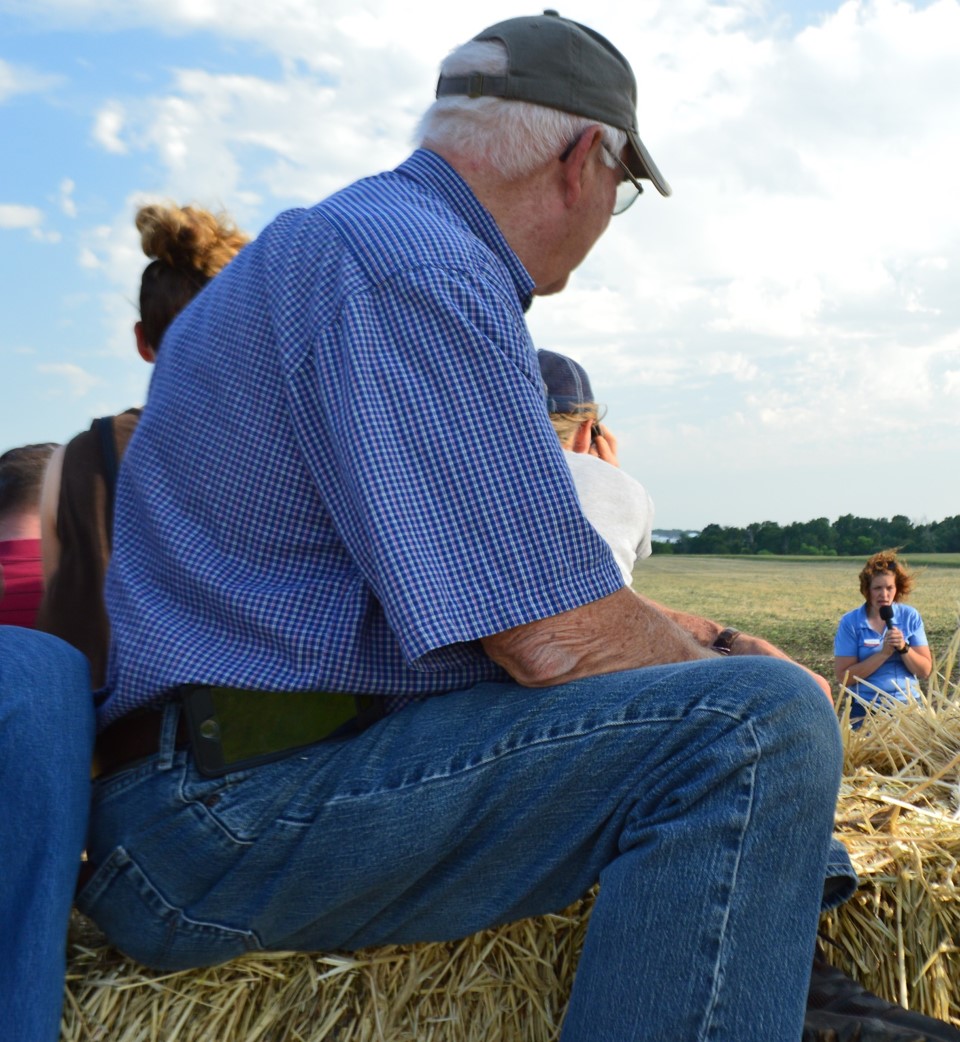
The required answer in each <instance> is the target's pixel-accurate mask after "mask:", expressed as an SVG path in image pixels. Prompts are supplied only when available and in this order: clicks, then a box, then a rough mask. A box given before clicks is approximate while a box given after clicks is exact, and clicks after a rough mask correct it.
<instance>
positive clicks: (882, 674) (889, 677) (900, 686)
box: [833, 601, 928, 702]
mask: <svg viewBox="0 0 960 1042" xmlns="http://www.w3.org/2000/svg"><path fill="white" fill-rule="evenodd" d="M893 611H894V616H893V620H892V623H891V625H894V626H896V627H897V629H899V630H900V631H901V632H902V633H903V635H904V638H905V639H906V641H907V643H908V644H911V645H918V646H921V647H926V645H927V643H928V641H927V634H926V631H925V630H924V628H923V619H921V618H920V613H919V612H918V611H917V610H916V608H913V607H911V606H910V605H909V604H904V603H902V602H900V601H898V602H897V603H896V604H894V606H893ZM882 644H883V633H877V632H876V630H874V629H873V628H872V627H871V625H870V623H869V622H868V621H867V606H866V605H865V604H861V605H860V607H859V608H855V609H854V610H853V611H849V612H847V614H846V615H844V616H843V617H842V618H841V619H840V624H839V626H838V627H837V635H836V638H835V639H834V642H833V653H834V655H840V656H844V657H846V656H849V655H853V656H855V657H856V659H857V661H858V662H862V661H863V660H864V659H866V658H869V657H870V656H871V655H873V654H874V653H875V652H876V651H878V650H879V648H880V646H881V645H882ZM874 688H879V689H880V691H881V692H883V693H885V694H887V695H889V696H891V697H892V698H896V699H897V700H898V701H900V702H906V701H907V695H906V694H905V693H909V692H912V693H916V694H919V693H920V685H919V681H918V680H917V678H916V676H915V675H914V674H913V673H911V672H910V671H909V670H908V669H906V668H905V667H904V665H903V659H902V658H901V656H900V655H891V656H890V658H888V659H887V661H886V662H885V663H884V664H883V665H882V666H880V668H879V669H877V670H876V671H875V672H873V673H871V674H870V676H869V677H867V679H866V680H865V681H863V682H862V683H855V684H852V685H851V687H850V690H851V691H853V692H854V694H856V695H858V696H859V697H860V698H861V699H863V700H864V701H868V702H870V701H874V700H876V699H877V698H878V697H879V695H878V693H877V691H875V690H874Z"/></svg>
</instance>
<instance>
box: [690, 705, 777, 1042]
mask: <svg viewBox="0 0 960 1042" xmlns="http://www.w3.org/2000/svg"><path fill="white" fill-rule="evenodd" d="M745 726H746V728H747V732H748V733H749V735H750V737H751V739H752V740H753V746H754V749H755V750H756V757H755V758H754V759H753V760H752V761H751V762H750V764H749V772H750V773H749V778H750V782H749V785H748V790H749V803H748V806H747V812H746V814H745V815H744V818H743V825H742V827H741V829H740V836H739V840H738V842H737V853H736V858H735V861H734V866H733V872H732V873H731V875H730V890H729V893H728V895H727V902H726V908H725V910H724V915H723V924H722V926H721V929H720V936H719V942H718V944H717V961H716V963H715V964H714V970H713V991H712V993H711V995H710V999H709V1001H708V1003H707V1008H706V1010H705V1011H704V1019H703V1031H702V1033H701V1038H702V1039H703V1042H709V1039H710V1038H711V1037H712V1036H713V1035H714V1030H713V1029H714V1014H715V1011H716V1008H717V1003H718V1001H719V999H720V988H721V985H722V983H723V974H722V972H721V969H720V967H721V964H722V963H723V951H724V946H725V944H726V935H727V927H728V925H729V923H730V905H731V903H732V901H733V895H734V892H735V890H736V886H737V880H738V878H739V876H740V861H741V858H742V857H743V844H744V842H745V840H746V836H747V832H748V831H749V829H750V824H751V822H752V821H753V806H754V800H755V798H756V787H757V769H758V768H759V766H760V762H761V760H762V759H763V747H762V745H761V743H760V740H759V739H758V738H757V733H756V730H755V729H754V725H753V721H749V720H748V721H747V722H746V725H745ZM745 766H746V765H745Z"/></svg>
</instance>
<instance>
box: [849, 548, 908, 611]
mask: <svg viewBox="0 0 960 1042" xmlns="http://www.w3.org/2000/svg"><path fill="white" fill-rule="evenodd" d="M887 573H890V574H892V575H893V580H894V582H895V583H896V584H897V593H896V596H895V597H894V600H895V601H901V600H904V599H905V598H907V597H908V596H909V595H910V591H911V590H912V589H913V584H914V577H913V575H912V573H911V572H909V571H908V570H907V567H906V562H903V561H899V560H897V551H896V550H881V551H880V553H878V554H874V555H873V557H871V558H869V559H868V560H867V563H866V564H865V565H864V566H863V570H862V571H861V572H860V592H861V593H862V594H863V599H864V600H865V601H869V600H870V583H871V582H873V580H874V578H875V577H876V576H878V575H885V574H887Z"/></svg>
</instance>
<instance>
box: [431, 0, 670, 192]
mask: <svg viewBox="0 0 960 1042" xmlns="http://www.w3.org/2000/svg"><path fill="white" fill-rule="evenodd" d="M474 40H482V41H486V40H499V41H500V42H501V43H502V44H503V45H504V46H505V47H506V49H507V55H508V68H507V73H506V75H505V76H491V75H488V74H486V73H482V72H472V73H468V74H467V75H464V76H441V77H440V81H439V82H438V83H437V97H438V98H443V97H449V96H451V95H466V96H468V97H472V98H476V97H481V96H482V97H492V98H507V99H510V100H512V101H529V102H531V103H533V104H534V105H544V106H546V107H547V108H551V109H559V110H560V111H562V112H568V113H570V114H571V115H574V116H584V117H586V118H587V119H595V120H596V121H597V122H598V123H606V124H607V125H609V126H611V127H616V128H618V129H619V130H623V131H625V132H626V135H627V141H628V143H629V152H630V154H629V155H628V157H627V165H628V166H629V167H630V170H631V171H632V173H633V174H634V175H635V176H636V177H641V178H647V179H648V180H649V181H652V182H653V183H654V185H655V186H656V188H657V191H658V192H659V193H660V194H661V195H669V194H670V185H668V184H667V182H666V180H665V179H664V177H663V174H661V173H660V171H659V170H658V169H657V165H656V163H654V161H653V159H652V158H651V157H650V153H649V152H648V151H647V150H646V147H645V146H644V144H643V142H642V141H641V140H640V135H639V134H638V133H637V81H636V79H635V78H634V75H633V70H632V69H631V68H630V63H629V62H628V61H627V59H626V58H624V56H623V55H622V54H621V53H620V52H619V51H618V50H617V49H616V47H614V46H613V44H612V43H610V41H609V40H607V39H606V38H605V37H603V36H601V35H600V34H599V33H597V32H594V31H593V30H592V29H588V28H587V27H586V26H585V25H581V24H580V23H579V22H573V21H571V20H570V19H569V18H561V17H560V15H559V14H557V12H556V11H551V10H547V11H544V12H543V14H542V15H533V16H530V17H523V18H508V19H507V20H506V21H505V22H498V23H497V24H496V25H491V26H490V28H489V29H484V30H483V32H481V33H477V35H476V36H475V37H474Z"/></svg>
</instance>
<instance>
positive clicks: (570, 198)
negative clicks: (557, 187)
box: [563, 124, 603, 206]
mask: <svg viewBox="0 0 960 1042" xmlns="http://www.w3.org/2000/svg"><path fill="white" fill-rule="evenodd" d="M602 141H603V131H602V130H601V129H600V127H599V126H597V125H596V124H594V125H593V126H592V127H587V128H586V130H584V131H583V132H582V133H581V134H580V137H579V138H578V139H577V143H576V144H575V145H574V146H573V149H572V150H571V152H570V155H569V156H567V158H566V160H565V161H564V163H563V187H564V202H565V203H566V204H567V206H575V205H576V204H577V202H579V200H580V195H581V194H582V192H583V185H584V178H585V176H586V172H587V160H588V159H589V158H590V154H591V153H592V152H593V150H594V148H599V147H600V142H602Z"/></svg>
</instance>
